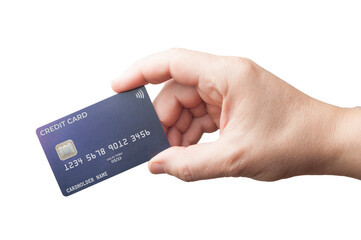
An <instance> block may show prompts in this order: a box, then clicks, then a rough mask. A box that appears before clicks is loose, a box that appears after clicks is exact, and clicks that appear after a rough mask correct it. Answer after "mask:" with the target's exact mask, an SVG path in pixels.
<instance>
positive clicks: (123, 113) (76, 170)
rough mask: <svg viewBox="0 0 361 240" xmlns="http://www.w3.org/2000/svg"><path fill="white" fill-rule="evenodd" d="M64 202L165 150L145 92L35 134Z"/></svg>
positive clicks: (90, 109)
mask: <svg viewBox="0 0 361 240" xmlns="http://www.w3.org/2000/svg"><path fill="white" fill-rule="evenodd" d="M36 134H37V135H38V138H39V140H40V143H41V145H42V147H43V149H44V152H45V154H46V157H47V158H48V161H49V163H50V166H51V168H52V170H53V173H54V175H55V177H56V180H57V182H58V184H59V187H60V189H61V191H62V193H63V195H64V196H68V195H71V194H73V193H76V192H78V191H80V190H83V189H85V188H87V187H90V186H92V185H94V184H96V183H98V182H101V181H103V180H105V179H107V178H110V177H112V176H114V175H116V174H118V173H121V172H124V171H126V170H128V169H130V168H132V167H135V166H137V165H139V164H142V163H144V162H146V161H148V160H150V159H151V158H152V157H153V156H155V155H156V154H157V153H159V152H161V151H162V150H164V149H166V148H168V147H169V143H168V140H167V137H166V135H165V133H164V130H163V127H162V125H161V124H160V121H159V119H158V116H157V114H156V112H155V110H154V107H153V104H152V102H151V101H150V99H149V96H148V93H147V91H146V89H145V87H144V86H143V87H140V88H136V89H133V90H131V91H127V92H122V93H118V94H116V95H114V96H112V97H110V98H107V99H105V100H103V101H100V102H98V103H96V104H94V105H91V106H89V107H87V108H84V109H82V110H80V111H77V112H75V113H73V114H70V115H68V116H66V117H63V118H60V119H59V120H57V121H54V122H51V123H49V124H47V125H45V126H42V127H40V128H38V129H37V130H36Z"/></svg>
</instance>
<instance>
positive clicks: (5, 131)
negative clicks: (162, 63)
mask: <svg viewBox="0 0 361 240" xmlns="http://www.w3.org/2000/svg"><path fill="white" fill-rule="evenodd" d="M291 2H292V1H255V0H253V1H233V2H232V1H224V0H223V1H218V2H216V1H185V0H182V1H179V2H177V3H176V2H172V1H154V0H153V1H134V0H133V1H75V0H71V1H64V0H63V1H49V0H47V1H35V0H33V1H16V0H11V1H3V0H0V80H1V88H0V91H1V94H0V98H1V102H0V104H1V125H0V127H1V129H0V130H1V131H0V136H1V153H0V156H1V158H0V161H1V162H0V163H1V164H0V184H1V185H0V186H1V188H0V190H1V198H0V203H1V204H0V220H1V223H0V239H223V238H224V239H360V237H361V231H360V219H361V182H360V181H359V180H355V179H350V178H346V177H335V176H301V177H294V178H291V179H287V180H281V181H277V182H271V183H268V182H258V181H254V180H250V179H245V178H227V179H216V180H208V181H199V182H194V183H185V182H182V181H180V180H177V179H175V178H173V177H170V176H166V175H162V176H155V175H152V174H150V173H149V172H148V169H147V164H143V165H141V166H139V167H137V168H134V169H132V170H130V171H127V172H125V173H122V174H120V175H117V176H115V177H113V178H111V179H109V180H106V181H104V182H102V183H100V184H97V185H95V186H93V187H91V188H88V189H86V190H84V191H81V192H79V193H77V194H75V195H72V196H70V197H67V198H66V197H63V196H62V195H61V193H60V190H59V189H58V186H57V183H56V180H55V178H54V176H53V173H52V171H51V169H50V166H49V164H48V162H47V159H46V157H45V155H44V153H43V150H42V148H41V146H40V144H39V142H38V139H37V137H36V134H35V129H36V128H37V127H39V126H42V125H44V124H46V123H48V122H50V121H53V120H56V119H58V118H60V117H63V116H65V115H67V114H70V113H72V112H74V111H76V110H79V109H81V108H83V107H86V106H88V105H90V104H93V103H95V102H97V101H99V100H102V99H104V98H107V97H109V96H111V95H113V92H112V90H111V88H110V83H111V80H113V79H114V78H116V77H118V76H119V75H120V74H122V72H123V71H124V70H125V69H126V68H127V67H128V66H130V65H131V64H132V63H133V62H134V61H136V60H137V59H139V58H142V57H144V56H146V55H148V54H151V53H153V52H157V51H162V50H166V49H168V48H171V47H182V48H189V49H193V50H199V51H205V52H210V53H214V54H221V55H237V56H244V57H248V58H251V59H252V60H254V61H255V62H256V63H258V64H259V65H261V66H263V67H264V68H266V69H267V70H269V71H271V72H273V73H274V74H276V75H277V76H279V77H280V78H282V79H284V80H286V81H287V82H289V83H291V84H292V85H294V86H295V87H297V88H299V89H300V90H302V91H304V92H306V93H307V94H309V95H311V96H312V97H315V98H318V99H320V100H322V101H326V102H329V103H332V104H335V105H339V106H343V107H353V106H357V105H361V94H360V91H361V84H360V80H361V71H360V69H361V61H360V56H361V44H360V43H361V34H360V29H361V28H360V25H361V14H360V6H358V5H357V1H338V2H336V1H299V3H297V4H296V3H291ZM147 89H148V91H149V93H150V95H151V98H152V99H154V98H155V96H156V95H157V93H158V92H159V90H160V89H161V86H148V87H147ZM360 124H361V121H360ZM360 137H361V136H360ZM215 138H217V134H213V135H207V136H205V137H203V139H202V141H212V140H213V139H215Z"/></svg>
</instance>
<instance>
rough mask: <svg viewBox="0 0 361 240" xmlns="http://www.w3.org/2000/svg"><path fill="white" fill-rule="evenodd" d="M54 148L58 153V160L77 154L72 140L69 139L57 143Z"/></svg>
mask: <svg viewBox="0 0 361 240" xmlns="http://www.w3.org/2000/svg"><path fill="white" fill-rule="evenodd" d="M55 149H56V152H57V153H58V156H59V158H60V160H62V161H64V160H66V159H68V158H71V157H74V156H75V155H76V154H77V150H76V148H75V145H74V142H73V141H72V140H70V139H69V140H67V141H65V142H62V143H59V144H58V145H56V146H55Z"/></svg>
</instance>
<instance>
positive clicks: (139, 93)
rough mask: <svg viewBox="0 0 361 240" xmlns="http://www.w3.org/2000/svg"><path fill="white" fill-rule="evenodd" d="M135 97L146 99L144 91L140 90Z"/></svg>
mask: <svg viewBox="0 0 361 240" xmlns="http://www.w3.org/2000/svg"><path fill="white" fill-rule="evenodd" d="M135 97H136V98H144V93H143V91H142V89H139V90H138V91H137V92H136V93H135Z"/></svg>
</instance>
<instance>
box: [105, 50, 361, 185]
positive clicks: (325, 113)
mask: <svg viewBox="0 0 361 240" xmlns="http://www.w3.org/2000/svg"><path fill="white" fill-rule="evenodd" d="M162 82H166V83H165V85H164V87H163V89H162V90H161V92H160V93H159V95H158V96H157V98H156V99H155V100H154V103H153V104H154V107H155V110H156V112H157V114H158V117H159V119H160V121H161V123H162V125H163V128H164V130H165V132H166V134H167V137H168V140H169V142H170V144H171V146H172V147H170V148H169V149H166V150H164V151H163V152H161V153H159V154H158V155H156V156H155V157H154V158H153V159H151V161H150V162H149V170H150V171H151V172H152V173H154V174H159V173H167V174H170V175H173V176H175V177H177V178H180V179H182V180H184V181H196V180H201V179H210V178H217V177H240V176H242V177H249V178H253V179H257V180H263V181H274V180H279V179H283V178H289V177H292V176H297V175H305V174H330V175H342V176H349V177H354V178H358V179H361V140H360V139H361V110H360V108H353V109H345V108H339V107H336V106H333V105H329V104H326V103H323V102H320V101H318V100H316V99H313V98H311V97H309V96H307V95H306V94H304V93H302V92H300V91H299V90H297V89H295V88H294V87H292V86H291V85H289V84H288V83H286V82H284V81H283V80H281V79H279V78H278V77H276V76H275V75H273V74H272V73H270V72H268V71H266V70H265V69H263V68H261V67H260V66H258V65H257V64H256V63H254V62H252V61H251V60H249V59H246V58H240V57H228V56H216V55H211V54H206V53H200V52H195V51H189V50H185V49H170V50H168V51H165V52H161V53H156V54H154V55H151V56H149V57H146V58H144V59H142V60H140V61H138V62H137V63H135V64H134V65H133V66H132V67H131V68H129V69H128V70H127V71H126V72H125V73H124V75H123V76H122V77H120V78H118V79H116V80H114V81H113V82H112V88H113V90H114V91H116V92H122V91H127V90H130V89H133V88H135V87H138V86H141V85H145V84H147V83H151V84H159V83H162ZM218 129H219V130H220V136H219V139H218V140H216V141H215V142H211V143H202V144H197V143H198V141H199V139H200V138H201V136H202V134H203V133H205V132H207V133H210V132H214V131H216V130H218Z"/></svg>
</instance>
